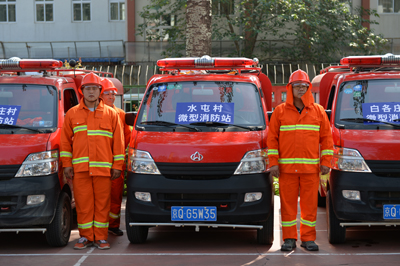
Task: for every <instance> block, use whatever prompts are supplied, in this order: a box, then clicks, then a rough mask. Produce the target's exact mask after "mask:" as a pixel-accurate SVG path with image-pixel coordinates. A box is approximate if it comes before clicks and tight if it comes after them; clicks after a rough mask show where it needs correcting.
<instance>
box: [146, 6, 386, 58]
mask: <svg viewBox="0 0 400 266" xmlns="http://www.w3.org/2000/svg"><path fill="white" fill-rule="evenodd" d="M213 1H214V2H213V6H214V5H215V3H219V4H220V5H222V6H227V5H229V3H230V2H231V1H232V0H213ZM185 10H186V1H185V0H176V1H170V0H150V4H149V5H148V6H146V8H145V10H144V11H143V12H141V16H142V17H144V18H145V19H146V17H151V16H153V17H154V18H157V17H160V14H167V13H172V14H177V15H178V16H179V14H181V15H180V16H179V17H180V20H178V23H177V24H176V25H175V26H174V27H171V28H169V29H166V32H167V33H168V34H169V37H170V39H169V43H170V46H169V49H168V50H167V52H166V54H165V55H166V56H182V55H183V53H184V50H185V49H184V42H185V40H186V36H185V23H186V21H185V18H184V16H183V15H182V14H184V12H185ZM363 14H369V15H370V16H371V17H374V16H378V14H377V13H376V11H373V10H364V9H359V10H355V11H354V12H353V13H351V12H350V10H349V7H348V6H347V5H346V4H344V3H342V1H339V0H319V1H317V0H235V6H234V13H233V14H230V13H229V12H222V13H220V14H219V16H213V18H212V20H213V26H212V33H213V35H212V40H229V41H232V43H233V46H234V49H233V50H232V51H234V53H232V54H231V55H232V56H245V57H249V58H252V57H258V58H260V59H261V60H268V61H272V60H279V61H290V62H293V61H297V62H299V61H307V62H332V61H337V60H338V59H339V58H340V57H341V56H343V55H346V54H377V53H382V52H383V49H384V48H385V45H386V44H387V40H386V39H384V38H383V37H382V36H379V35H375V34H374V33H373V32H372V31H371V30H368V29H367V28H365V27H363V26H362V24H363V23H370V24H376V22H375V21H373V20H364V19H363V18H362V15H363ZM179 41H183V42H181V43H179ZM182 51H183V52H182Z"/></svg>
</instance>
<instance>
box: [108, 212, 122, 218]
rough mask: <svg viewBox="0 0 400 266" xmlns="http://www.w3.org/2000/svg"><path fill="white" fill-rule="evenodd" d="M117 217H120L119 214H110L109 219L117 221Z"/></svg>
mask: <svg viewBox="0 0 400 266" xmlns="http://www.w3.org/2000/svg"><path fill="white" fill-rule="evenodd" d="M119 217H121V213H119V214H115V213H112V212H110V218H113V219H118V218H119Z"/></svg>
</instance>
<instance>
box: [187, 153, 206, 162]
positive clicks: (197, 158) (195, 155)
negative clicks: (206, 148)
mask: <svg viewBox="0 0 400 266" xmlns="http://www.w3.org/2000/svg"><path fill="white" fill-rule="evenodd" d="M190 159H192V160H193V161H201V160H203V155H201V154H200V153H199V152H198V151H196V152H195V153H193V154H192V155H190Z"/></svg>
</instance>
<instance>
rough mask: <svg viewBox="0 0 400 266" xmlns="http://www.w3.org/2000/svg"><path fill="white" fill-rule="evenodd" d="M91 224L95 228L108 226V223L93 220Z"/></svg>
mask: <svg viewBox="0 0 400 266" xmlns="http://www.w3.org/2000/svg"><path fill="white" fill-rule="evenodd" d="M93 226H94V227H97V228H108V223H100V222H97V221H94V222H93Z"/></svg>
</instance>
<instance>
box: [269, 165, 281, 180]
mask: <svg viewBox="0 0 400 266" xmlns="http://www.w3.org/2000/svg"><path fill="white" fill-rule="evenodd" d="M269 171H270V175H271V177H279V165H274V166H271V168H269Z"/></svg>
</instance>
